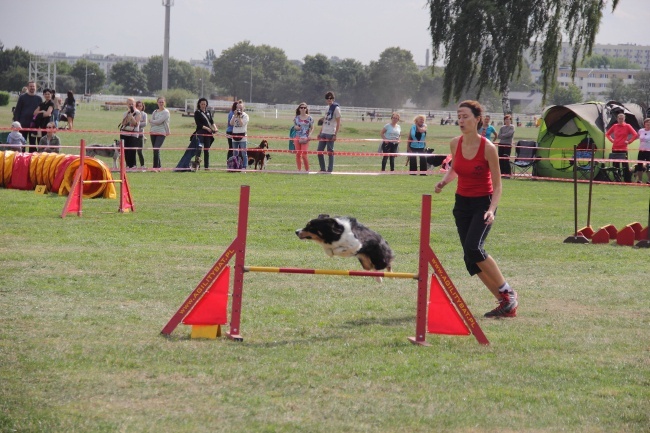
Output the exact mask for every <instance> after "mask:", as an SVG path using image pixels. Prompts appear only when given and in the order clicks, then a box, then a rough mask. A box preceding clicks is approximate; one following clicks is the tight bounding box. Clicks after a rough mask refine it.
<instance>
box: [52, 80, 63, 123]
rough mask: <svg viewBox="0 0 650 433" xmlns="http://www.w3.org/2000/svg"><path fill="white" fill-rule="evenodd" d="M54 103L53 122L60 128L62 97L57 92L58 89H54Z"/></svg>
mask: <svg viewBox="0 0 650 433" xmlns="http://www.w3.org/2000/svg"><path fill="white" fill-rule="evenodd" d="M52 103H53V104H54V109H53V110H52V122H54V126H55V127H56V128H57V129H59V114H61V103H62V102H61V97H60V96H58V95H57V94H56V90H54V89H52Z"/></svg>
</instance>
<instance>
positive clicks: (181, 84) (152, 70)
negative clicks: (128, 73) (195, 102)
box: [142, 56, 200, 92]
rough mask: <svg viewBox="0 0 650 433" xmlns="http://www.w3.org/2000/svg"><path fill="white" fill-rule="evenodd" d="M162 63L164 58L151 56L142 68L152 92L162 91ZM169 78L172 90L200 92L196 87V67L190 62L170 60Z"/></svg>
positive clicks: (148, 87)
mask: <svg viewBox="0 0 650 433" xmlns="http://www.w3.org/2000/svg"><path fill="white" fill-rule="evenodd" d="M162 63H163V58H162V56H151V57H149V60H148V61H147V63H145V65H144V66H143V67H142V73H143V74H144V75H145V77H146V81H147V89H149V90H150V91H152V92H155V91H158V90H160V89H162ZM167 77H168V78H167V79H168V82H167V83H168V87H169V88H170V89H186V90H190V91H192V92H195V91H197V90H200V89H199V88H197V86H196V81H197V77H196V76H195V71H194V67H193V66H192V65H191V64H190V63H189V62H185V61H179V60H176V59H174V58H173V57H172V58H170V59H169V65H168V76H167Z"/></svg>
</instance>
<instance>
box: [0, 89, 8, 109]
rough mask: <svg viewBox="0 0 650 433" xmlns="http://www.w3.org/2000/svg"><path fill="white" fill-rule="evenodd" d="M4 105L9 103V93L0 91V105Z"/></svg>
mask: <svg viewBox="0 0 650 433" xmlns="http://www.w3.org/2000/svg"><path fill="white" fill-rule="evenodd" d="M5 105H9V93H7V92H0V107H4V106H5Z"/></svg>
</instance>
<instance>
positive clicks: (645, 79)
mask: <svg viewBox="0 0 650 433" xmlns="http://www.w3.org/2000/svg"><path fill="white" fill-rule="evenodd" d="M630 87H631V91H630V94H631V95H630V96H631V98H630V99H631V100H632V101H633V102H636V103H637V104H639V105H640V106H642V107H643V108H645V109H648V108H650V72H648V71H644V72H639V73H637V74H635V75H634V84H632V85H631V86H630Z"/></svg>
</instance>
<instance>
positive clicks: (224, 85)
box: [0, 41, 650, 111]
mask: <svg viewBox="0 0 650 433" xmlns="http://www.w3.org/2000/svg"><path fill="white" fill-rule="evenodd" d="M30 57H31V54H30V53H29V52H28V51H26V50H24V49H22V48H20V47H15V48H13V49H8V50H6V49H4V47H3V46H2V44H1V43H0V90H7V91H18V90H20V89H21V88H22V87H23V86H24V85H25V84H26V81H27V78H28V68H29V60H30ZM205 60H206V61H208V62H210V63H212V70H211V71H209V70H207V69H205V68H203V67H198V66H192V65H191V64H190V63H189V62H186V61H181V60H176V59H174V58H171V59H170V60H169V76H168V87H169V88H170V89H183V90H184V91H185V94H187V95H188V96H187V97H193V96H197V97H200V96H205V97H213V96H225V97H229V98H237V99H243V100H246V101H248V100H249V99H250V98H251V96H252V100H253V102H264V103H268V104H276V103H295V104H297V103H299V102H301V101H306V102H309V103H316V104H318V103H320V102H321V101H322V99H323V95H324V94H325V92H327V91H329V90H332V91H334V92H335V93H336V94H337V100H338V101H339V102H340V103H341V104H344V105H347V106H359V107H385V108H394V109H396V108H401V107H402V106H403V105H404V104H405V103H406V102H407V101H409V100H410V101H411V102H412V103H414V104H415V105H416V106H418V107H419V108H423V109H449V108H451V106H452V105H454V102H455V101H454V102H451V103H449V102H445V101H444V82H445V76H444V70H443V69H442V68H438V67H433V68H431V67H430V68H424V69H422V70H420V68H418V66H417V65H416V63H415V61H414V60H413V55H412V53H411V52H410V51H408V50H404V49H401V48H399V47H391V48H387V49H385V50H384V51H383V52H382V53H381V54H380V56H379V59H378V60H376V61H371V62H370V64H368V65H364V64H362V63H361V62H359V61H357V60H355V59H350V58H347V59H338V58H327V57H326V56H325V55H323V54H315V55H307V56H305V57H304V58H303V59H302V61H296V60H289V59H288V58H287V56H286V54H285V53H284V51H283V50H282V49H280V48H277V47H271V46H268V45H258V46H255V45H253V44H251V43H250V42H249V41H243V42H239V43H237V44H235V45H234V46H232V47H231V48H228V49H226V50H224V51H223V52H222V53H221V55H219V56H217V55H215V53H214V50H207V51H206V56H205ZM162 61H163V59H162V56H152V57H150V58H149V59H148V61H147V63H146V64H145V65H144V66H143V67H142V69H140V68H139V67H138V65H137V64H136V63H135V62H131V61H121V62H117V63H116V64H115V65H113V67H112V68H111V71H110V76H108V77H107V76H106V74H104V72H103V71H102V70H101V69H100V68H99V66H98V65H97V64H96V63H94V62H92V61H89V60H87V59H79V60H77V61H76V62H75V63H74V64H73V65H70V64H68V63H66V62H62V61H59V62H57V83H56V88H57V89H58V91H59V92H65V91H67V90H72V91H73V92H75V93H77V94H79V93H83V92H85V91H87V92H88V93H98V92H103V93H114V94H128V95H136V96H139V95H141V96H148V95H156V94H160V89H161V88H162ZM617 62H620V61H619V60H616V59H611V58H606V57H602V56H596V57H590V58H587V59H585V60H584V61H583V62H582V64H583V65H584V66H585V67H590V65H591V66H593V65H598V66H601V67H602V65H605V66H611V67H620V66H622V65H619V64H618V63H617ZM522 63H523V65H522V70H521V73H520V74H518V75H517V76H516V77H515V78H513V79H512V80H511V81H510V82H509V89H510V90H521V91H529V90H540V91H541V89H540V87H541V85H540V84H539V83H536V82H533V80H532V78H531V77H532V76H531V73H530V69H529V68H528V65H527V64H526V63H525V62H522ZM619 81H620V80H619ZM619 81H617V80H616V79H614V80H612V83H611V84H610V86H609V87H610V90H611V92H610V94H609V95H607V96H608V99H613V100H618V101H621V102H628V101H633V102H637V103H640V104H641V105H644V106H647V105H648V102H650V74H649V73H646V72H640V73H639V74H637V81H636V83H635V84H633V85H624V84H623V83H622V81H620V82H619ZM251 82H252V85H251ZM477 94H479V88H478V87H477V86H469V88H467V89H465V90H464V91H462V92H461V93H460V94H459V96H458V99H467V98H472V99H473V98H476V97H477ZM480 94H481V102H482V103H483V104H484V105H485V106H486V108H487V110H489V111H499V109H500V108H501V95H500V94H499V93H498V92H497V91H496V90H495V89H492V88H490V87H484V88H482V89H480ZM582 100H583V97H582V95H581V93H580V89H579V88H577V87H576V86H573V85H571V86H569V87H559V86H557V87H555V88H554V89H553V90H552V92H551V94H550V95H549V97H548V100H547V102H548V103H550V104H568V103H574V102H582ZM512 108H513V110H514V111H516V108H517V107H512Z"/></svg>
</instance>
